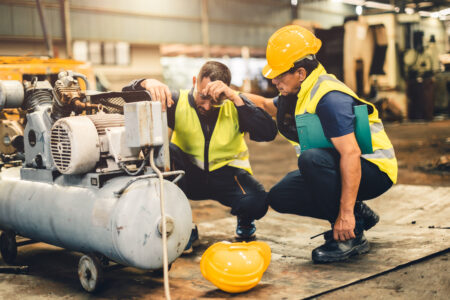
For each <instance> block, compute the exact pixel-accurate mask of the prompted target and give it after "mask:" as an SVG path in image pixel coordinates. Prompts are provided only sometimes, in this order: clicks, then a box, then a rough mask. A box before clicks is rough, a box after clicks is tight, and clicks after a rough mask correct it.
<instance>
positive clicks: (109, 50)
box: [73, 41, 130, 66]
mask: <svg viewBox="0 0 450 300" xmlns="http://www.w3.org/2000/svg"><path fill="white" fill-rule="evenodd" d="M73 54H74V58H75V59H76V60H81V61H89V62H91V63H92V64H94V65H101V64H103V65H120V66H126V65H129V64H130V44H128V43H126V42H95V41H90V42H88V41H75V42H74V43H73Z"/></svg>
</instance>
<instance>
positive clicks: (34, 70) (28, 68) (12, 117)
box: [0, 56, 96, 160]
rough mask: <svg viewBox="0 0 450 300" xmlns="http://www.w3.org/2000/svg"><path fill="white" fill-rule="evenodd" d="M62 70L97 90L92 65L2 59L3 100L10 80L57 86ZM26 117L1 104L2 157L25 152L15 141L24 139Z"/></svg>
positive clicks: (0, 145)
mask: <svg viewBox="0 0 450 300" xmlns="http://www.w3.org/2000/svg"><path fill="white" fill-rule="evenodd" d="M62 70H72V71H74V72H76V73H80V74H83V75H84V76H86V78H87V80H88V81H89V83H91V84H93V86H92V87H90V88H91V89H95V83H96V80H95V75H94V72H93V71H92V68H91V65H90V64H89V63H85V62H82V61H77V60H73V59H61V58H49V57H46V56H40V57H31V56H30V57H28V56H0V100H1V97H2V95H1V94H2V91H1V88H2V81H4V83H6V81H7V80H18V81H20V82H23V81H29V82H31V81H32V80H33V78H37V80H38V81H43V80H48V81H49V82H50V84H52V85H53V84H54V83H55V81H56V80H57V79H58V73H59V72H61V71H62ZM3 86H6V84H5V85H3ZM80 86H81V88H82V89H86V83H85V82H84V81H82V80H81V81H80ZM25 113H26V112H25V111H23V110H21V109H10V108H8V107H7V106H5V107H2V105H1V101H0V154H4V155H10V154H13V153H15V152H16V151H17V150H19V152H20V150H21V149H16V148H15V147H14V144H13V142H12V141H13V138H14V137H16V136H23V128H24V125H25V124H24V123H25V119H24V117H25ZM0 160H1V159H0Z"/></svg>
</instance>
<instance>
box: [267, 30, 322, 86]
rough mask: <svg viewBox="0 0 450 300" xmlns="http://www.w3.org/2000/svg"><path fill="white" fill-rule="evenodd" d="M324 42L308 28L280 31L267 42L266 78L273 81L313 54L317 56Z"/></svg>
mask: <svg viewBox="0 0 450 300" xmlns="http://www.w3.org/2000/svg"><path fill="white" fill-rule="evenodd" d="M321 46H322V42H321V41H320V40H319V39H318V38H316V36H315V35H314V34H313V33H312V32H311V31H309V30H308V29H306V28H303V27H301V26H298V25H288V26H285V27H282V28H280V29H278V30H277V31H276V32H275V33H274V34H272V36H271V37H270V39H269V41H268V42H267V49H266V59H267V65H266V66H265V67H264V68H263V71H262V74H263V76H264V77H266V78H269V79H273V78H275V77H277V76H278V75H280V74H282V73H284V72H286V71H288V70H289V69H290V68H292V67H293V66H294V63H295V62H296V61H298V60H301V59H302V58H305V57H307V56H308V55H311V54H316V53H317V52H318V51H319V49H320V47H321Z"/></svg>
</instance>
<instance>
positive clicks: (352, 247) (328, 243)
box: [312, 222, 370, 263]
mask: <svg viewBox="0 0 450 300" xmlns="http://www.w3.org/2000/svg"><path fill="white" fill-rule="evenodd" d="M358 223H359V224H358ZM332 227H333V226H332ZM355 235H356V237H355V238H354V239H351V240H347V241H345V242H339V241H336V240H334V238H333V230H330V231H327V232H325V234H324V238H325V244H323V245H322V246H320V247H317V248H316V249H314V250H313V251H312V260H313V262H314V263H330V262H336V261H342V260H346V259H347V258H349V257H350V256H353V255H358V254H363V253H367V252H369V249H370V245H369V242H368V241H367V240H366V237H365V236H364V230H363V229H362V222H357V224H356V227H355Z"/></svg>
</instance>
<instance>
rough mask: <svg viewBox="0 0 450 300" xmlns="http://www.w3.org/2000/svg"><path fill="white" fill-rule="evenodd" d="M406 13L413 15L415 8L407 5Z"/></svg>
mask: <svg viewBox="0 0 450 300" xmlns="http://www.w3.org/2000/svg"><path fill="white" fill-rule="evenodd" d="M405 13H406V14H408V15H412V14H413V13H414V8H411V7H406V8H405Z"/></svg>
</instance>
